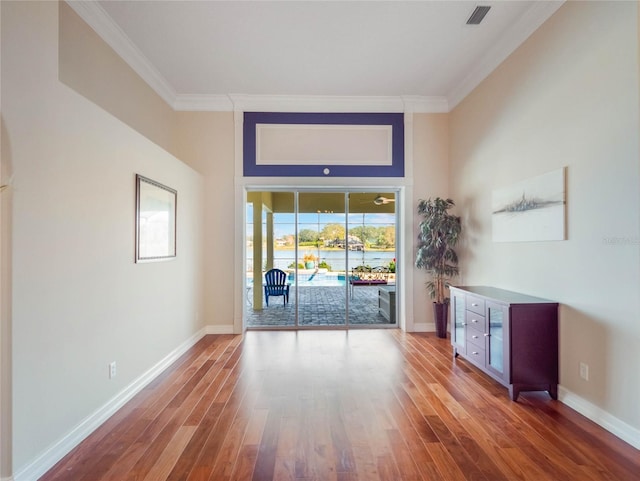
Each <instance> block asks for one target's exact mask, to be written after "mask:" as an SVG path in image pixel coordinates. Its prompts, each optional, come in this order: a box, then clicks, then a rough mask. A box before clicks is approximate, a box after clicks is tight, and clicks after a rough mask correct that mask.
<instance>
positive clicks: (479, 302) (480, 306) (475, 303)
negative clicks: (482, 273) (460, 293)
mask: <svg viewBox="0 0 640 481" xmlns="http://www.w3.org/2000/svg"><path fill="white" fill-rule="evenodd" d="M466 305H467V310H468V311H472V312H475V313H476V314H481V315H483V316H484V299H482V298H480V297H475V296H470V295H467V296H466Z"/></svg>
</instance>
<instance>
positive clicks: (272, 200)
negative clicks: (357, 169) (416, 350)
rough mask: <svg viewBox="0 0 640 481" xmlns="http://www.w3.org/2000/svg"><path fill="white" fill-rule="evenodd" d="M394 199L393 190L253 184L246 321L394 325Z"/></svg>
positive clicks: (281, 325) (248, 227)
mask: <svg viewBox="0 0 640 481" xmlns="http://www.w3.org/2000/svg"><path fill="white" fill-rule="evenodd" d="M395 199H396V194H395V193H393V192H391V193H386V194H379V193H377V192H375V193H373V192H348V191H332V192H327V191H319V192H318V191H275V190H274V191H259V192H258V191H255V192H254V191H252V192H248V194H247V205H246V214H247V216H246V218H247V224H246V244H245V245H246V247H245V252H246V259H247V260H246V267H247V268H246V273H245V289H246V303H245V316H244V318H245V324H246V326H247V327H248V328H344V327H376V326H377V327H390V326H395V325H396V314H395V313H396V305H395V258H396V250H395V249H396V242H395V238H396V213H395ZM273 269H276V271H275V272H271V271H272V270H273ZM274 274H275V275H274ZM278 275H279V276H280V278H279V280H278V279H277V277H278Z"/></svg>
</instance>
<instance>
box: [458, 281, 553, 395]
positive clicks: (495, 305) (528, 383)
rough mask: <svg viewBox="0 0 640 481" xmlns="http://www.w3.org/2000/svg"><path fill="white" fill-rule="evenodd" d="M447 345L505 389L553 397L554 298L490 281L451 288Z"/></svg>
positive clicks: (517, 392) (510, 391)
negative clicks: (493, 284)
mask: <svg viewBox="0 0 640 481" xmlns="http://www.w3.org/2000/svg"><path fill="white" fill-rule="evenodd" d="M450 309H451V311H450V313H451V315H450V319H451V344H452V345H453V355H454V357H457V356H459V355H460V356H463V357H464V358H465V359H467V360H469V361H471V362H472V363H473V364H474V365H475V366H477V367H478V368H479V369H481V370H482V371H484V372H485V373H487V374H488V375H489V376H491V377H492V378H494V379H495V380H496V381H498V382H499V383H501V384H503V385H504V386H506V387H508V388H509V395H510V396H511V399H512V400H514V401H515V400H517V399H518V395H519V394H520V392H521V391H548V392H549V395H550V396H551V397H552V398H553V399H557V398H558V303H557V302H553V301H549V300H547V299H540V298H538V297H532V296H527V295H525V294H520V293H517V292H512V291H506V290H504V289H498V288H495V287H489V286H457V287H451V305H450Z"/></svg>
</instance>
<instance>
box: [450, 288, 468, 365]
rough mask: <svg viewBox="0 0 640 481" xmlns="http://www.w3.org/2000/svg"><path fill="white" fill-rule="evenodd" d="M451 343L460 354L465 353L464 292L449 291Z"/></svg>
mask: <svg viewBox="0 0 640 481" xmlns="http://www.w3.org/2000/svg"><path fill="white" fill-rule="evenodd" d="M451 323H452V324H453V325H452V329H451V344H453V347H454V348H455V349H456V351H457V352H458V353H460V354H465V353H466V349H465V337H464V336H465V324H466V322H465V302H464V294H461V293H459V292H455V291H451Z"/></svg>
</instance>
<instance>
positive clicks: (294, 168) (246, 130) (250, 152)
mask: <svg viewBox="0 0 640 481" xmlns="http://www.w3.org/2000/svg"><path fill="white" fill-rule="evenodd" d="M256 124H318V125H390V126H391V128H392V139H391V143H392V146H391V149H392V162H391V165H384V166H380V165H369V166H367V165H331V166H325V165H320V164H318V165H256ZM243 150H244V159H243V162H244V165H243V172H244V176H245V177H404V114H402V113H301V112H245V113H244V127H243ZM325 167H329V169H330V174H329V175H326V174H325V173H324V169H325Z"/></svg>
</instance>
